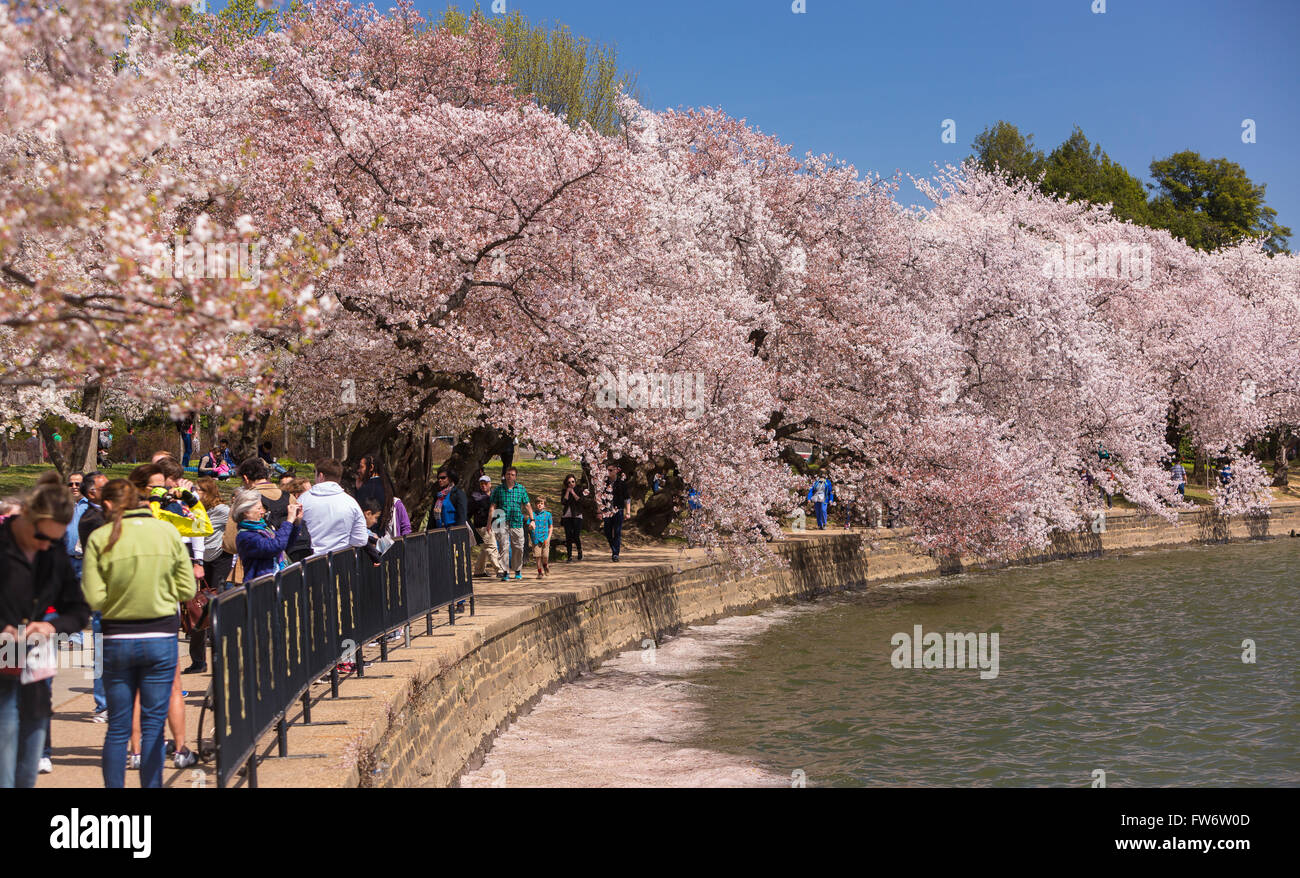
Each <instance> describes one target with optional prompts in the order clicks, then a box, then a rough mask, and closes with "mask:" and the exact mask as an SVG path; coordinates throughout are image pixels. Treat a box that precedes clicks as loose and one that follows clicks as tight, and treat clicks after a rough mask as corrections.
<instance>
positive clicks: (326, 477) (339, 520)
mask: <svg viewBox="0 0 1300 878" xmlns="http://www.w3.org/2000/svg"><path fill="white" fill-rule="evenodd" d="M342 478H343V464H341V463H339V462H338V461H337V460H334V459H333V458H327V459H325V460H322V461H319V462H318V463H317V464H316V484H315V485H312V487H311V490H310V491H307V492H306V493H305V494H303V495H302V497H301V498H300V499H299V502H300V503H302V520H303V523H304V524H306V525H307V532H308V533H309V534H311V553H312V555H313V556H316V555H325V554H328V553H330V552H333V551H335V550H336V549H347V548H355V549H359V548H361V547H362V546H364V545H366V543H367V542H369V540H370V531H368V530H366V517H365V515H363V514H362V512H361V507H360V506H358V505H357V501H356V500H353V499H352V497H351V496H350V495H348V494H346V493H345V492H344V491H343V486H342V485H341V484H339V480H340V479H342Z"/></svg>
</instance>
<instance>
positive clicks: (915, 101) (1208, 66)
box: [376, 0, 1300, 244]
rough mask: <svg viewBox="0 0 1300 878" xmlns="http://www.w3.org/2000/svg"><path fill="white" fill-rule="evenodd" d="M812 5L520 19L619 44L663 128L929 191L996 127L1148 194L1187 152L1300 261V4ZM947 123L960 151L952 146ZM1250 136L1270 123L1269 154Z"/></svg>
mask: <svg viewBox="0 0 1300 878" xmlns="http://www.w3.org/2000/svg"><path fill="white" fill-rule="evenodd" d="M376 5H378V6H381V7H382V6H385V5H391V4H387V3H385V2H384V0H378V2H377V3H376ZM417 5H418V6H419V8H420V9H421V10H422V11H424V12H425V13H426V14H435V13H438V12H441V11H442V10H443V9H445V8H446V6H447V3H446V2H445V0H417ZM459 5H460V6H461V8H462V9H468V8H470V7H472V6H473V0H469V2H461V3H460V4H459ZM482 5H483V6H484V8H485V9H488V8H490V5H491V2H490V0H483V4H482ZM805 5H806V8H807V11H806V12H805V13H804V14H794V13H793V12H792V11H791V2H790V0H653V2H652V0H507V6H508V9H509V10H511V11H512V10H514V9H516V8H518V9H520V10H521V11H522V12H523V13H524V14H525V15H526V16H528V18H529V19H530V20H533V21H538V20H546V21H551V22H554V21H560V22H563V23H565V24H567V25H569V26H570V27H571V28H572V29H573V30H574V31H575V32H577V33H580V34H583V35H586V36H588V37H591V38H592V39H594V40H597V41H603V42H612V43H614V44H616V45H617V46H618V49H619V53H620V57H621V59H622V61H623V63H624V65H625V66H627V67H630V68H632V69H634V70H636V71H637V72H638V74H639V77H640V86H641V90H642V92H643V95H644V97H646V98H647V99H648V100H647V102H648V103H649V104H650V105H651V106H652V107H654V108H655V109H664V108H669V107H688V106H715V107H720V108H722V109H723V110H725V111H727V112H728V113H729V114H731V115H733V116H740V117H744V118H745V119H747V120H748V121H749V122H750V124H752V125H755V126H757V127H758V128H760V129H762V130H763V131H765V132H767V133H771V134H775V135H777V136H779V137H780V138H781V139H782V140H783V141H785V142H787V143H790V144H791V145H792V146H793V147H794V149H795V153H796V154H797V155H802V154H803V153H804V152H807V151H812V152H814V153H823V152H825V153H831V154H833V155H835V156H837V157H840V158H843V159H845V160H847V161H849V162H852V163H853V164H854V165H856V166H857V167H858V168H859V169H861V170H864V171H874V172H877V173H879V174H881V175H882V176H886V177H888V176H892V175H893V173H894V172H895V171H899V170H901V171H903V172H905V173H911V174H916V175H924V174H929V173H931V172H932V170H933V168H934V165H935V163H939V164H943V163H947V162H954V163H956V162H958V161H960V160H961V159H962V158H964V157H965V156H967V155H968V154H969V153H970V151H971V150H970V144H971V141H972V139H973V138H974V137H975V135H976V134H978V133H979V132H980V131H982V130H983V129H984V128H985V127H987V126H988V125H990V124H992V123H993V122H995V121H997V120H998V119H1006V120H1008V121H1010V122H1013V123H1015V124H1016V125H1018V126H1019V127H1020V129H1021V130H1022V131H1027V132H1031V133H1033V134H1034V135H1035V144H1036V145H1037V146H1038V147H1039V148H1042V149H1043V150H1044V151H1045V152H1046V151H1050V150H1051V149H1052V148H1053V147H1055V146H1056V145H1057V144H1058V143H1060V142H1061V141H1062V140H1064V139H1065V138H1066V137H1067V136H1068V135H1069V133H1070V130H1071V128H1072V126H1074V125H1076V124H1077V125H1079V126H1081V127H1082V128H1083V131H1084V133H1085V134H1086V135H1087V136H1088V138H1089V139H1090V140H1092V141H1093V142H1094V143H1100V144H1101V146H1102V148H1103V149H1105V150H1106V152H1107V153H1108V154H1109V155H1110V156H1111V158H1112V159H1114V160H1116V161H1118V162H1119V163H1120V164H1122V165H1124V166H1125V167H1126V168H1128V170H1129V171H1130V172H1131V173H1133V174H1135V175H1137V176H1138V177H1139V178H1140V179H1143V180H1144V181H1146V180H1147V179H1148V177H1147V167H1148V165H1149V164H1150V163H1151V160H1152V159H1154V158H1161V157H1164V156H1167V155H1169V154H1170V153H1173V152H1176V151H1178V150H1182V149H1193V150H1196V151H1198V152H1200V153H1201V154H1202V155H1204V156H1207V157H1217V156H1223V157H1226V158H1228V159H1231V160H1232V161H1235V162H1238V163H1240V164H1241V165H1242V166H1243V167H1244V168H1245V169H1246V173H1247V174H1249V175H1250V177H1251V179H1252V180H1254V181H1255V182H1256V183H1266V184H1267V186H1268V191H1267V198H1268V203H1269V204H1270V205H1271V206H1273V207H1274V208H1276V209H1277V211H1278V219H1279V221H1280V222H1282V223H1283V224H1285V225H1289V226H1291V227H1292V228H1293V229H1295V230H1296V231H1297V236H1296V238H1295V239H1293V244H1295V243H1297V242H1300V175H1298V174H1297V168H1296V162H1295V159H1296V157H1297V156H1300V0H1106V3H1105V6H1106V11H1105V12H1104V13H1101V14H1096V13H1094V12H1092V6H1093V0H857V2H853V0H805ZM944 119H952V120H954V121H955V122H956V135H957V142H956V144H945V143H942V142H941V139H940V134H941V126H942V122H943V120H944ZM1243 119H1254V120H1255V123H1256V138H1257V139H1256V142H1255V143H1253V144H1246V143H1242V140H1241V135H1242V127H1241V126H1242V120H1243ZM901 194H902V195H903V196H904V200H914V199H915V196H914V195H913V194H912V190H910V189H908V190H907V191H905V192H904V193H901Z"/></svg>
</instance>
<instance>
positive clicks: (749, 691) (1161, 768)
mask: <svg viewBox="0 0 1300 878" xmlns="http://www.w3.org/2000/svg"><path fill="white" fill-rule="evenodd" d="M1298 578H1300V540H1289V539H1288V540H1279V541H1275V542H1271V543H1267V544H1258V543H1255V544H1239V545H1231V546H1211V547H1198V548H1189V549H1180V550H1177V551H1169V552H1152V553H1148V554H1142V555H1131V556H1126V557H1122V558H1106V559H1098V560H1089V561H1067V562H1056V563H1052V564H1046V565H1042V566H1036V567H1025V568H1018V569H1013V570H1003V571H998V572H995V573H988V574H970V575H962V576H957V577H945V578H943V579H938V580H925V581H909V582H904V583H898V584H892V585H887V586H876V587H872V588H870V589H868V590H864V591H859V592H853V593H850V594H847V595H839V596H834V597H829V598H823V599H821V600H818V601H815V602H812V603H807V604H800V605H797V606H791V607H778V608H776V609H773V610H769V611H766V612H763V613H758V614H755V615H750V616H742V617H736V618H732V619H727V620H723V621H722V622H719V623H718V624H716V625H708V626H700V627H697V628H692V629H690V630H688V631H686V632H684V633H683V634H682V635H681V636H679V637H676V638H673V639H671V640H669V641H667V642H666V643H664V644H661V645H660V646H659V647H658V648H657V649H654V650H653V651H651V650H634V651H631V652H628V653H624V654H623V655H621V656H619V657H617V658H616V659H614V660H612V661H610V662H607V663H605V665H603V666H602V667H601V668H600V669H599V670H598V671H597V672H595V673H593V674H590V675H586V676H584V677H582V678H580V679H579V680H577V681H575V682H574V683H572V684H569V685H567V686H565V687H563V688H562V689H560V690H559V691H558V692H556V693H554V694H552V695H549V696H546V697H545V698H544V699H543V700H542V701H541V703H539V705H538V706H537V708H536V709H535V710H534V711H533V712H532V713H530V714H529V715H527V716H525V717H523V718H521V719H520V721H519V722H517V723H516V724H515V725H514V726H512V727H511V728H510V729H509V730H507V732H506V733H505V734H503V735H502V736H501V737H500V738H499V739H498V741H497V742H496V745H495V746H494V747H493V749H492V751H491V752H490V753H489V755H488V758H487V760H486V762H485V763H484V765H483V767H482V768H481V769H479V770H477V771H475V772H472V773H470V774H467V775H466V777H465V778H464V779H463V781H462V783H463V784H464V785H467V786H470V785H487V784H490V783H493V782H494V781H495V782H496V783H497V784H498V785H500V784H505V785H509V786H522V785H566V786H567V785H572V786H587V785H653V786H668V785H673V786H705V785H707V786H714V785H728V786H742V785H744V786H747V785H769V784H771V785H776V784H781V785H789V784H791V783H792V782H797V781H798V780H801V779H804V778H806V783H807V784H808V785H809V786H818V785H829V786H867V785H888V786H904V785H905V786H931V785H944V786H1039V785H1051V786H1088V785H1090V784H1091V783H1092V782H1093V772H1094V771H1096V770H1098V769H1100V770H1101V771H1104V772H1105V773H1106V783H1107V785H1108V786H1116V787H1120V786H1227V785H1232V786H1236V785H1289V786H1295V785H1300V700H1298V696H1300V636H1298V634H1300V582H1298V581H1297V580H1298ZM915 625H921V626H922V628H923V630H924V631H926V632H931V631H935V632H986V633H992V632H997V633H998V634H999V653H1000V655H999V659H1000V661H999V664H1000V667H999V673H998V676H997V677H996V679H992V680H982V679H980V675H979V672H978V670H966V669H926V670H912V669H898V668H895V667H893V665H892V664H891V662H890V656H891V653H892V652H893V649H894V648H893V647H892V646H891V644H890V638H891V637H892V636H893V635H894V634H895V633H896V632H907V633H909V634H910V633H911V632H912V631H913V626H915ZM1247 638H1250V639H1252V640H1253V641H1254V642H1255V644H1256V650H1257V660H1256V662H1255V663H1254V664H1247V663H1244V662H1243V661H1242V641H1243V640H1245V639H1247ZM792 779H793V780H792Z"/></svg>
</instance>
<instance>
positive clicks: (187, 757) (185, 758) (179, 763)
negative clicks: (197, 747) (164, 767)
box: [172, 747, 199, 768]
mask: <svg viewBox="0 0 1300 878" xmlns="http://www.w3.org/2000/svg"><path fill="white" fill-rule="evenodd" d="M198 761H199V757H198V756H197V755H196V754H195V753H194V751H193V750H191V749H190V748H189V747H185V748H183V749H181V750H177V751H176V752H175V753H173V754H172V763H173V764H174V765H175V766H176V767H177V768H189V767H190V766H191V765H193V764H195V763H196V762H198Z"/></svg>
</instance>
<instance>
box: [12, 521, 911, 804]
mask: <svg viewBox="0 0 1300 878" xmlns="http://www.w3.org/2000/svg"><path fill="white" fill-rule="evenodd" d="M859 532H860V531H859ZM820 533H824V534H826V535H830V534H835V533H844V531H843V530H835V529H832V528H827V530H826V531H824V532H822V531H815V530H814V531H813V532H811V533H809V534H807V535H806V536H804V537H802V538H807V537H811V536H813V535H814V534H820ZM884 533H888V531H886V532H884ZM788 536H789V537H791V538H796V539H797V538H801V536H800V535H798V534H790V535H788ZM583 544H584V547H585V548H586V550H587V551H586V553H585V560H584V561H582V562H577V561H575V562H573V563H567V562H565V561H557V562H552V563H551V574H550V576H548V577H547V578H546V579H541V580H539V579H537V573H536V567H535V566H526V567H525V568H524V578H523V579H521V580H513V579H512V580H510V581H509V582H502V581H500V579H498V578H497V577H495V576H492V577H487V578H479V577H476V578H475V580H474V593H475V608H476V613H475V615H474V616H472V617H471V616H468V615H465V616H457V619H456V624H455V625H454V626H451V625H448V623H447V613H446V611H442V612H441V613H435V614H434V622H435V627H434V630H433V635H432V636H429V635H426V634H425V633H424V631H425V625H424V622H423V620H419V621H417V622H416V623H415V624H414V625H412V633H413V634H415V635H416V636H413V637H412V638H411V640H410V646H408V647H401V648H397V649H390V651H389V656H390V658H389V661H388V662H386V663H384V662H380V661H379V649H378V648H377V647H371V648H369V649H366V650H365V655H366V658H367V660H371V661H373V662H374V663H373V664H371V665H369V666H368V667H367V668H366V676H365V677H364V678H358V677H355V676H349V677H346V678H344V679H343V681H342V682H341V683H340V686H339V695H340V696H341V697H340V698H339V699H337V700H336V699H332V698H330V688H329V686H328V684H316V685H313V686H312V688H311V694H312V720H313V721H315V722H323V721H336V720H342V721H344V722H345V723H346V725H318V726H310V727H307V726H291V728H290V730H289V735H288V739H289V753H290V755H291V756H294V757H295V758H290V759H279V758H267V759H264V760H263V761H262V762H261V763H260V764H259V766H258V785H259V786H263V787H301V786H309V787H310V786H334V785H337V784H339V783H340V779H341V778H342V777H343V776H345V775H346V773H347V772H346V770H341V769H345V768H346V765H347V760H348V759H349V758H352V753H353V752H354V751H355V749H356V746H355V745H356V743H357V742H358V741H359V740H360V739H361V737H362V736H363V734H364V732H365V731H366V730H368V729H369V727H370V726H371V725H372V724H373V723H374V722H375V721H376V720H378V719H379V718H381V717H382V716H383V715H384V713H385V712H386V711H387V710H388V705H389V703H390V701H391V700H392V699H393V698H394V697H396V696H397V694H398V693H399V691H400V690H401V688H402V686H403V685H404V683H405V681H406V679H407V677H408V676H409V675H410V674H411V673H413V672H414V670H415V669H416V668H418V667H419V666H420V665H422V664H424V663H425V662H428V661H431V660H434V661H436V660H438V659H440V658H441V657H442V654H443V653H445V654H446V655H447V656H451V655H459V654H461V653H462V652H463V650H464V646H465V642H466V641H468V640H469V639H470V638H472V637H473V636H474V632H478V633H479V634H480V635H481V633H482V632H483V631H484V630H485V629H486V628H487V626H488V625H490V624H491V622H492V621H493V620H494V619H497V620H499V619H501V618H503V617H505V616H509V615H511V614H512V613H514V612H516V611H518V610H519V609H521V608H524V607H528V606H531V605H533V604H536V603H538V601H539V600H543V599H546V598H549V597H552V596H554V595H556V594H562V593H565V592H572V591H574V590H576V589H580V588H583V587H588V586H592V585H596V584H598V583H601V582H604V581H606V580H611V579H616V578H619V577H623V576H626V575H627V574H628V573H631V572H634V571H636V570H639V569H643V568H647V567H653V566H658V565H665V564H667V565H672V566H684V565H686V564H689V563H690V562H692V561H696V560H699V559H701V558H703V557H704V556H705V552H704V550H702V549H692V550H682V549H678V548H676V547H671V546H662V545H649V546H642V547H628V546H625V547H624V549H623V551H622V553H621V555H620V559H619V561H618V563H617V564H616V563H614V562H612V561H611V560H610V557H609V547H608V545H607V544H606V543H605V540H604V539H603V538H602V537H601V536H600V535H599V534H587V533H584V534H583ZM561 554H563V550H562V549H561ZM178 652H179V661H180V662H181V666H182V667H185V666H187V665H188V664H189V653H188V649H187V645H186V643H185V642H184V640H183V639H182V640H180V641H178ZM181 680H182V684H183V685H184V686H185V687H186V689H187V690H188V691H189V696H188V697H187V698H186V699H185V703H186V736H187V744H188V746H189V747H190V749H192V750H196V752H197V743H196V738H197V736H198V731H199V713H200V708H201V706H202V704H203V697H204V694H205V693H206V691H207V688H208V686H209V683H210V681H211V675H210V674H187V675H184V676H182V678H181ZM91 682H92V681H91V680H89V679H87V678H86V677H85V676H84V672H82V671H78V670H61V671H60V672H59V675H58V677H56V682H55V690H54V720H53V723H52V729H51V740H52V742H53V746H52V748H51V751H52V752H51V758H52V761H53V763H54V772H53V773H52V774H43V775H41V776H40V779H39V781H38V783H37V786H39V787H101V786H103V776H102V774H101V770H100V758H101V753H102V750H103V743H104V734H105V732H106V731H107V729H108V726H107V724H104V723H94V722H91V716H92V711H93V709H94V701H93V698H92V696H91ZM301 715H302V709H301V705H297V706H295V707H293V708H291V709H290V711H289V717H290V719H291V720H298V719H300V718H301ZM213 725H214V721H213V716H212V713H211V711H209V712H207V714H206V715H205V717H204V729H203V737H204V742H205V744H206V745H207V746H211V742H212V735H213ZM165 734H166V736H167V737H171V733H170V731H168V732H166V733H165ZM258 752H259V753H262V754H264V755H267V756H271V754H274V753H276V752H277V748H276V741H275V736H274V734H271V735H267V736H266V737H265V738H264V739H263V740H262V741H260V742H259V745H258ZM322 753H323V754H330V755H327V756H324V757H310V756H308V757H302V758H300V757H297V756H295V754H322ZM215 769H216V765H215V762H208V763H206V764H205V763H202V762H200V763H199V764H197V765H195V766H193V767H191V768H187V769H176V768H174V767H173V766H172V763H171V761H170V760H168V762H167V766H166V768H165V769H164V771H163V782H164V784H165V785H166V786H170V787H193V788H202V787H215V786H216V774H215ZM138 777H139V775H138V772H134V771H129V770H128V771H127V780H126V783H127V786H128V787H132V786H138V784H139V781H138Z"/></svg>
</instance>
